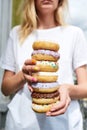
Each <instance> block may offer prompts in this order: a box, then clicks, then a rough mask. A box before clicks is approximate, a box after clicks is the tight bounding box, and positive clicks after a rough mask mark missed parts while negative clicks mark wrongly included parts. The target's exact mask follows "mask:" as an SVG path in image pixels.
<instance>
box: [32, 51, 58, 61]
mask: <svg viewBox="0 0 87 130" xmlns="http://www.w3.org/2000/svg"><path fill="white" fill-rule="evenodd" d="M31 56H32V58H33V59H35V60H38V61H42V60H44V61H54V62H56V61H57V60H58V59H59V58H60V55H59V53H58V52H54V51H50V50H34V51H33V52H32V55H31Z"/></svg>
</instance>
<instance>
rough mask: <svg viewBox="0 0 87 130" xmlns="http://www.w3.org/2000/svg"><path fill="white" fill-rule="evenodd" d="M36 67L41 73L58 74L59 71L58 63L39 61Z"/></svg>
mask: <svg viewBox="0 0 87 130" xmlns="http://www.w3.org/2000/svg"><path fill="white" fill-rule="evenodd" d="M36 65H37V66H38V67H39V68H40V71H42V72H56V71H57V70H58V69H59V66H58V63H57V62H51V61H37V62H36Z"/></svg>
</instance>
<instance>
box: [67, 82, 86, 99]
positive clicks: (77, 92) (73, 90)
mask: <svg viewBox="0 0 87 130" xmlns="http://www.w3.org/2000/svg"><path fill="white" fill-rule="evenodd" d="M68 90H69V94H70V97H71V99H82V98H87V83H84V84H78V85H70V86H69V87H68Z"/></svg>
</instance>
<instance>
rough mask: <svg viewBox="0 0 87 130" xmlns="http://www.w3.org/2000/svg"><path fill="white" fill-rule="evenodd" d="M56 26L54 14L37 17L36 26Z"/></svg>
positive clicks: (45, 27) (43, 27) (40, 27)
mask: <svg viewBox="0 0 87 130" xmlns="http://www.w3.org/2000/svg"><path fill="white" fill-rule="evenodd" d="M55 26H57V24H56V21H55V19H54V15H45V16H41V17H39V19H38V28H39V29H47V28H52V27H55Z"/></svg>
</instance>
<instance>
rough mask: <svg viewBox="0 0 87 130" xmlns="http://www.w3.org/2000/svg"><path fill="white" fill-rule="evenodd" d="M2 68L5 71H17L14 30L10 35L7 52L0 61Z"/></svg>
mask: <svg viewBox="0 0 87 130" xmlns="http://www.w3.org/2000/svg"><path fill="white" fill-rule="evenodd" d="M0 67H1V68H2V69H4V70H10V71H13V72H15V71H16V64H15V55H14V45H13V35H12V30H11V32H10V34H9V38H8V42H7V46H6V51H5V52H4V53H3V54H2V56H1V59H0Z"/></svg>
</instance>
